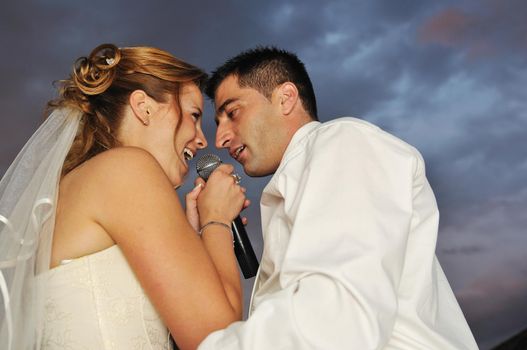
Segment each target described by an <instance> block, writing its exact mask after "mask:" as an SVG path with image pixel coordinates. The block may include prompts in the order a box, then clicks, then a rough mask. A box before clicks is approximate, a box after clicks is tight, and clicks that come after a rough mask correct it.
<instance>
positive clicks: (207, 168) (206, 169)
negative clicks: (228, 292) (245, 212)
mask: <svg viewBox="0 0 527 350" xmlns="http://www.w3.org/2000/svg"><path fill="white" fill-rule="evenodd" d="M220 164H221V159H220V157H218V156H217V155H215V154H205V155H203V156H201V158H200V159H199V160H198V162H197V163H196V171H197V172H198V175H199V176H200V177H201V178H203V180H205V181H207V180H208V179H209V176H210V174H212V172H213V171H214V170H215V169H216V168H217V167H219V166H220ZM231 227H232V235H233V240H234V254H235V255H236V259H238V265H240V269H241V270H242V273H243V277H245V279H248V278H251V277H254V276H256V272H258V266H259V264H258V259H257V258H256V255H255V254H254V250H253V247H252V245H251V241H249V237H248V236H247V232H246V231H245V226H244V225H243V223H242V219H241V218H240V216H239V215H238V216H237V217H236V218H235V219H234V221H233V222H232V226H231Z"/></svg>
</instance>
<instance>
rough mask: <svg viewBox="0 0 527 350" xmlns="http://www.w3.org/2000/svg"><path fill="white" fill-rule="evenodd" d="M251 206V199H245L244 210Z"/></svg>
mask: <svg viewBox="0 0 527 350" xmlns="http://www.w3.org/2000/svg"><path fill="white" fill-rule="evenodd" d="M249 205H251V201H250V200H249V199H245V201H244V202H243V208H242V210H243V209H245V208H247V207H248V206H249Z"/></svg>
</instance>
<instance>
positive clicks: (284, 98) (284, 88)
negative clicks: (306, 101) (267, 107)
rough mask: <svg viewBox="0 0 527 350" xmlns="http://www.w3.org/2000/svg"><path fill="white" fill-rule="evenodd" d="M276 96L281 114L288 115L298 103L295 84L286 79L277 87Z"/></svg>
mask: <svg viewBox="0 0 527 350" xmlns="http://www.w3.org/2000/svg"><path fill="white" fill-rule="evenodd" d="M276 93H277V96H276V97H277V98H278V102H279V103H280V108H281V110H282V114H283V115H286V116H287V115H290V114H291V112H293V110H294V109H295V106H296V104H297V103H298V89H297V88H296V85H295V84H293V83H291V82H289V81H287V82H285V83H283V84H282V85H280V86H279V87H278V88H277V91H276Z"/></svg>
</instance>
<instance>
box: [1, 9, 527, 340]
mask: <svg viewBox="0 0 527 350" xmlns="http://www.w3.org/2000/svg"><path fill="white" fill-rule="evenodd" d="M526 19H527V2H525V1H522V0H473V1H467V0H458V1H432V0H399V1H393V0H382V1H381V0H377V1H374V0H372V1H358V0H353V1H352V0H341V1H312V0H304V1H276V0H268V1H265V2H258V4H257V2H249V1H242V0H239V1H193V2H190V1H186V2H181V1H126V0H119V1H111V0H104V1H100V0H95V1H89V2H88V1H83V2H81V1H74V0H56V1H51V0H50V1H44V0H40V1H36V0H34V1H23V0H22V1H16V2H15V1H10V2H6V3H4V4H3V6H2V11H1V13H0V47H1V50H2V54H1V55H0V76H1V77H2V79H0V92H1V93H0V107H1V117H0V118H1V127H0V150H1V153H0V173H1V174H3V173H4V171H5V170H6V169H7V167H8V166H9V164H10V163H11V161H12V160H13V158H14V157H15V155H16V153H17V152H18V150H19V149H20V148H21V147H22V146H23V144H24V143H25V141H26V140H27V139H28V138H29V136H30V135H31V134H32V133H33V131H34V130H35V129H36V128H37V127H38V125H39V123H40V121H41V113H42V110H43V106H44V104H45V102H46V101H47V100H48V99H50V98H52V97H53V96H54V89H53V87H52V85H51V82H52V81H53V80H57V79H60V78H63V77H65V76H66V75H67V74H68V73H69V71H70V69H71V65H72V63H73V62H74V60H75V59H76V58H77V57H79V56H81V55H86V54H88V53H89V52H90V50H91V49H92V48H94V47H95V46H96V45H98V44H100V43H103V42H112V43H116V44H117V45H119V46H134V45H149V46H157V47H160V48H163V49H165V50H167V51H170V52H172V53H174V54H175V55H176V56H179V57H180V58H183V59H185V60H188V61H190V62H192V63H194V64H196V65H198V66H201V67H203V68H204V69H206V70H211V69H213V68H214V67H216V66H217V65H219V64H221V63H222V62H223V61H224V60H225V59H227V58H229V57H231V56H233V55H235V54H236V53H238V52H239V51H240V50H243V49H247V48H250V47H253V46H255V45H258V44H265V45H276V46H279V47H282V48H286V49H288V50H291V51H294V52H296V53H297V54H298V55H299V56H300V58H301V59H302V60H303V61H304V62H305V63H306V66H307V69H308V71H309V72H310V74H311V77H312V80H313V83H314V85H315V89H316V93H317V96H318V103H319V115H320V116H321V119H322V120H330V119H333V118H336V117H339V116H344V115H351V116H356V117H360V118H363V119H366V120H368V121H370V122H373V123H376V124H378V125H379V126H381V127H382V128H384V129H386V130H388V131H389V132H392V133H393V134H395V135H397V136H398V137H400V138H402V139H403V140H405V141H407V142H409V143H411V144H413V145H414V146H416V147H417V148H418V149H419V150H420V151H421V152H422V154H423V156H424V158H425V161H426V163H427V173H428V177H429V180H430V182H431V184H432V186H433V188H434V190H435V194H436V196H437V200H438V203H439V207H440V211H441V224H440V225H441V226H440V233H439V239H438V247H437V255H438V257H439V259H440V261H441V263H442V266H443V268H444V270H445V272H446V274H447V276H448V278H449V280H450V282H451V284H452V287H453V289H454V291H455V293H456V295H457V297H458V300H459V302H460V304H461V307H462V309H463V310H464V312H465V314H466V317H467V319H468V321H469V324H470V326H471V328H472V330H473V332H474V334H475V337H476V339H477V341H478V343H479V344H480V346H481V348H482V349H488V348H490V347H491V346H492V345H494V344H496V343H497V342H499V341H501V340H502V339H504V338H506V337H508V336H510V335H511V334H513V333H515V332H516V331H518V330H520V329H523V328H525V327H527V315H526V313H525V310H527V298H526V296H527V259H526V253H525V248H524V247H525V246H526V244H527V232H526V231H527V230H526V227H527V215H526V214H525V213H524V212H525V208H526V207H527V182H526V181H525V179H526V178H527V137H526V135H525V134H526V130H527V89H526V87H525V85H526V83H527V68H526V67H527V59H526V54H527V20H526ZM210 112H211V109H210V106H209V108H208V115H207V116H206V117H205V119H206V121H205V130H206V132H207V135H208V136H209V138H210V139H212V137H213V134H214V123H213V122H212V118H211V117H212V116H211V113H210ZM207 117H208V118H207ZM220 154H222V155H223V156H224V157H225V155H224V154H223V153H220ZM225 158H226V157H225ZM240 172H241V171H240ZM267 180H268V179H265V178H264V179H249V178H245V179H244V184H245V185H246V186H247V187H248V188H249V197H250V198H251V199H252V200H253V203H255V204H254V205H253V206H252V207H251V208H250V209H248V211H247V214H246V215H247V216H248V217H249V219H250V224H249V227H248V231H249V233H250V234H251V235H252V236H253V241H254V244H255V247H256V249H257V250H258V251H259V253H260V249H261V239H260V237H259V235H260V229H259V214H258V205H257V203H258V199H259V193H260V191H261V189H262V187H263V185H264V184H265V182H266V181H267ZM187 188H188V186H187V187H185V188H183V191H184V190H185V189H187ZM251 282H252V281H248V282H247V283H246V285H247V286H248V288H250V286H251Z"/></svg>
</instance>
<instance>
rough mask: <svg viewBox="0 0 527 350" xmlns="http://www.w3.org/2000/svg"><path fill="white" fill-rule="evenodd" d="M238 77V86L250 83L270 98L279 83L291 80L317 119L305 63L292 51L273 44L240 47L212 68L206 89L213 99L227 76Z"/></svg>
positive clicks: (315, 105)
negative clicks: (223, 61) (216, 66)
mask: <svg viewBox="0 0 527 350" xmlns="http://www.w3.org/2000/svg"><path fill="white" fill-rule="evenodd" d="M231 75H234V76H236V77H237V78H238V84H239V85H240V87H250V88H253V89H255V90H257V91H258V92H260V93H261V94H262V95H264V96H265V97H267V98H268V99H271V94H272V92H273V90H274V89H275V88H276V87H277V86H278V85H280V84H283V83H285V82H291V83H293V84H295V86H296V88H297V89H298V94H299V96H300V101H301V102H302V106H303V107H304V109H305V110H306V112H307V113H308V114H309V116H310V117H311V118H312V119H313V120H318V115H317V102H316V98H315V92H314V91H313V85H312V84H311V80H310V79H309V75H308V74H307V71H306V67H305V66H304V64H303V63H302V61H300V59H299V58H298V57H297V56H296V55H295V54H293V53H291V52H288V51H285V50H281V49H278V48H275V47H256V48H254V49H250V50H247V51H243V52H241V53H240V54H238V55H237V56H235V57H233V58H231V59H229V60H228V61H227V62H225V63H224V64H223V65H221V66H220V67H218V68H216V70H215V71H214V72H212V76H211V77H210V79H209V80H208V83H207V86H206V88H205V93H206V94H207V96H208V97H209V98H211V99H212V100H214V96H215V94H216V90H217V89H218V87H219V86H220V84H221V83H222V82H223V80H225V79H226V78H227V77H229V76H231Z"/></svg>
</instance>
